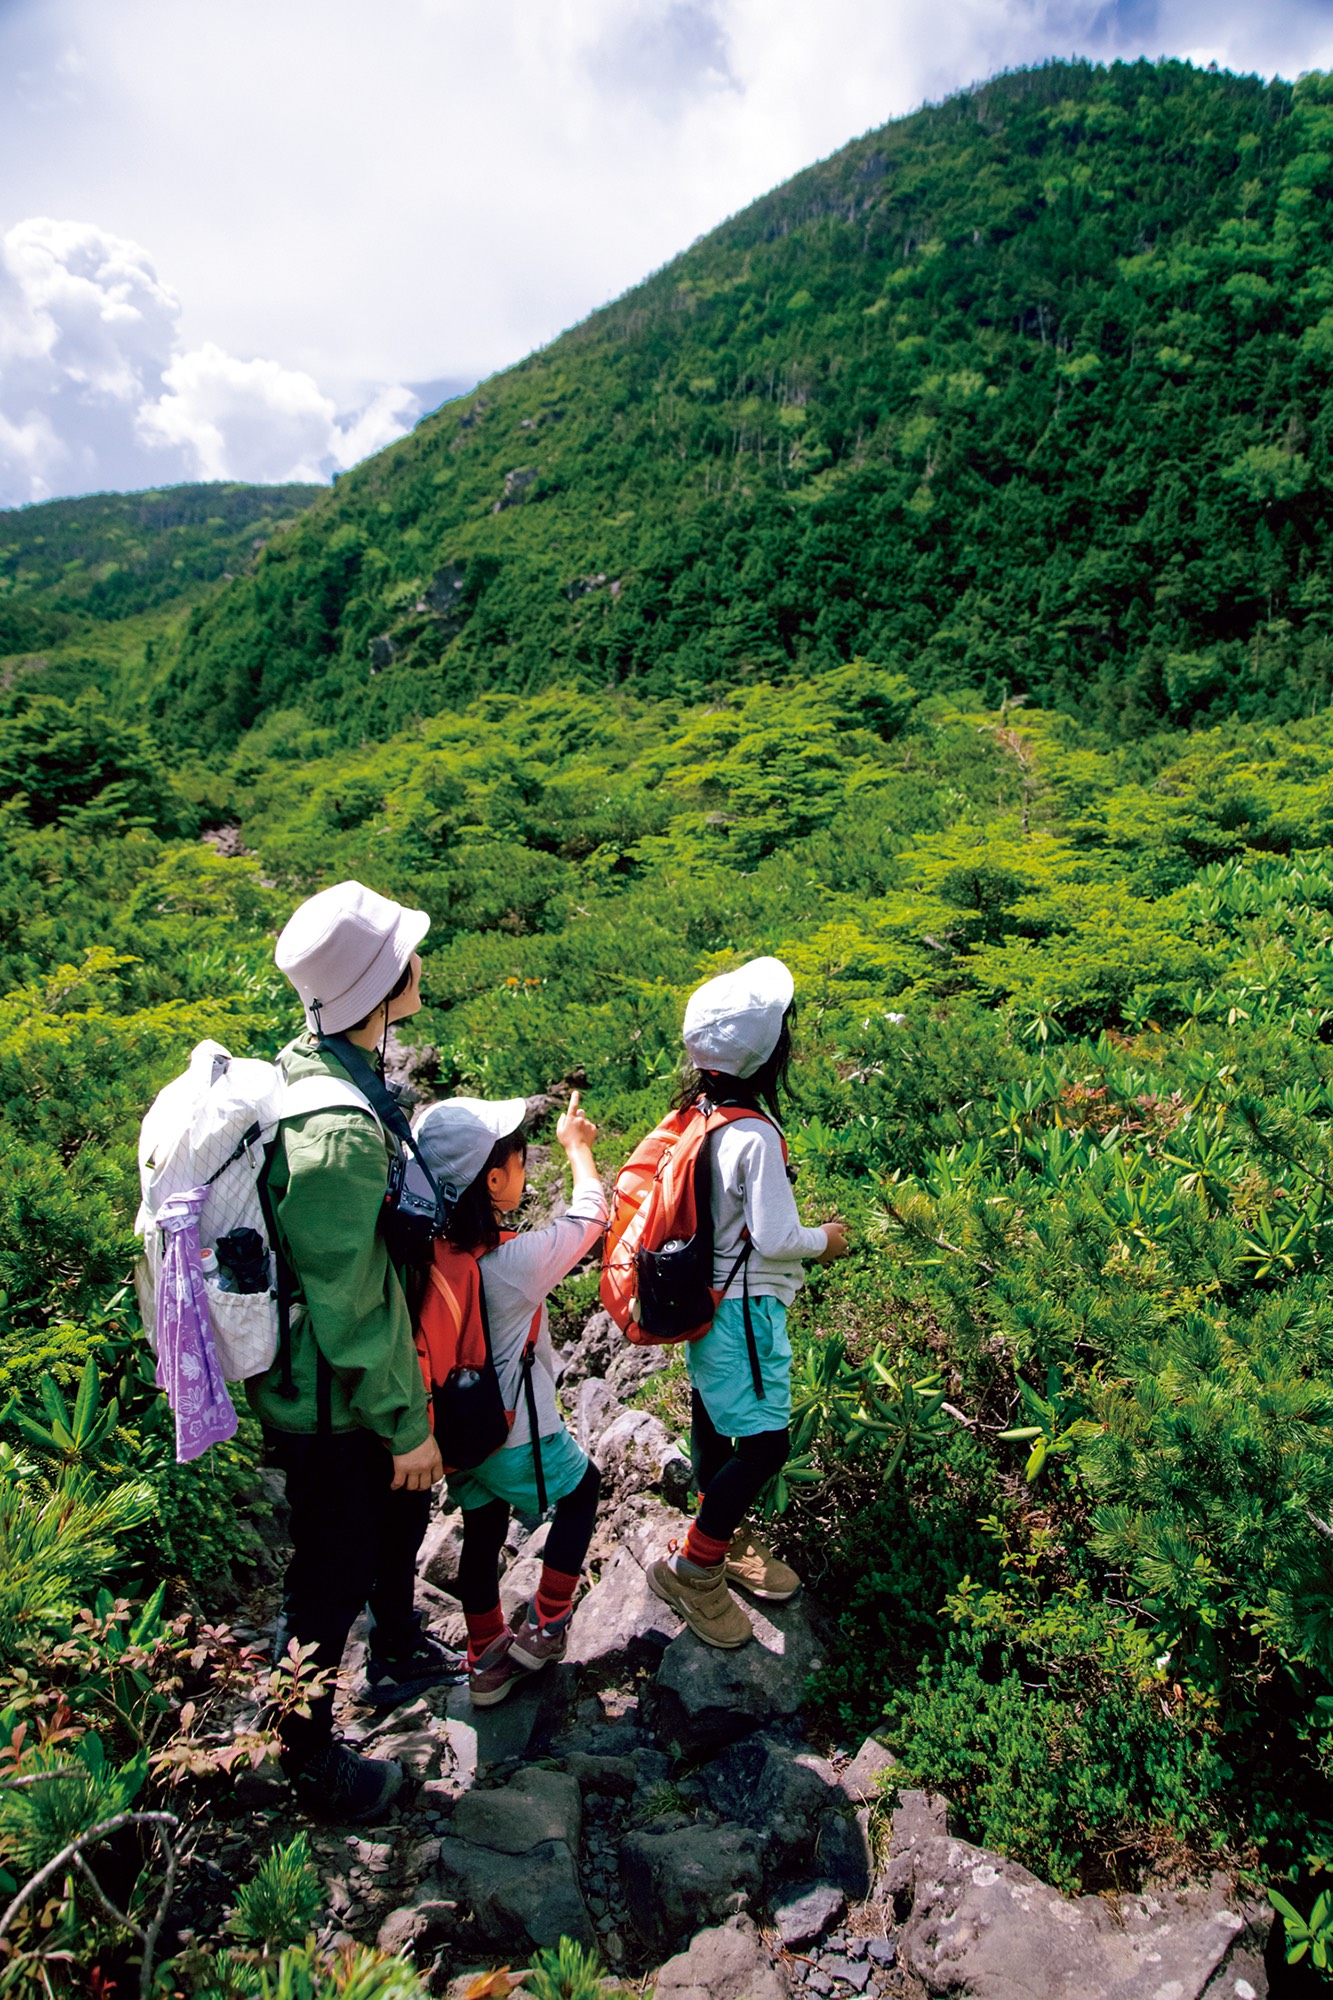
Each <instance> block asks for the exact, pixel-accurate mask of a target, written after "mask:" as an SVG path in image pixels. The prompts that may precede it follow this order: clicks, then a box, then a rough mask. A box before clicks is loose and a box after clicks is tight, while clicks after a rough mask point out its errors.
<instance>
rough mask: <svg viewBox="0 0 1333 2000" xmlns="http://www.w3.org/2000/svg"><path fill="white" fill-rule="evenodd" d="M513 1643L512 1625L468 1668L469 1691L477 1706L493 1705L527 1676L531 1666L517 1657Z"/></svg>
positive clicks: (492, 1641) (489, 1706)
mask: <svg viewBox="0 0 1333 2000" xmlns="http://www.w3.org/2000/svg"><path fill="white" fill-rule="evenodd" d="M513 1644H514V1634H513V1631H512V1629H511V1630H508V1631H504V1632H502V1633H501V1634H500V1636H499V1638H498V1639H492V1640H491V1643H490V1645H489V1646H488V1647H487V1648H486V1650H485V1652H484V1653H482V1654H481V1656H480V1658H479V1659H477V1660H476V1661H475V1663H474V1664H473V1665H472V1666H470V1667H469V1668H468V1675H467V1691H468V1693H469V1694H470V1695H471V1697H472V1706H473V1707H474V1708H493V1707H494V1706H495V1704H496V1702H497V1701H503V1700H504V1698H505V1696H506V1695H507V1694H508V1693H509V1690H510V1689H511V1688H512V1687H513V1685H514V1683H515V1682H516V1681H521V1680H526V1679H527V1676H528V1672H529V1669H528V1668H527V1667H525V1666H524V1665H523V1663H522V1661H521V1660H516V1659H515V1658H514V1656H513Z"/></svg>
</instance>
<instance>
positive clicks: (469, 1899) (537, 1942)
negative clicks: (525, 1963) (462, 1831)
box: [435, 1839, 593, 1953]
mask: <svg viewBox="0 0 1333 2000" xmlns="http://www.w3.org/2000/svg"><path fill="white" fill-rule="evenodd" d="M435 1879H436V1883H437V1885H438V1886H437V1894H438V1895H439V1896H441V1897H443V1898H445V1899H448V1900H452V1901H453V1902H456V1903H457V1904H458V1906H459V1909H460V1912H461V1911H468V1912H470V1913H471V1916H472V1920H473V1923H474V1924H475V1926H476V1932H477V1935H478V1936H479V1937H480V1938H482V1939H483V1940H484V1941H485V1942H486V1943H488V1944H495V1945H500V1946H501V1947H503V1948H504V1949H505V1950H508V1951H513V1952H515V1953H526V1952H528V1951H530V1950H533V1949H536V1948H539V1947H541V1946H543V1945H553V1944H558V1943H559V1942H560V1939H561V1938H562V1937H569V1938H575V1939H577V1941H578V1942H579V1943H580V1944H591V1943H592V1942H593V1928H592V1923H591V1920H590V1918H589V1916H588V1912H587V1909H586V1908H585V1906H584V1902H583V1897H582V1895H581V1894H580V1892H579V1883H578V1875H577V1873H576V1871H575V1867H574V1856H573V1854H572V1853H571V1852H570V1850H569V1848H568V1847H567V1846H566V1845H565V1843H564V1841H563V1840H547V1841H543V1842H542V1843H541V1845H540V1846H537V1847H533V1848H530V1849H528V1851H527V1852H526V1853H523V1854H504V1853H499V1852H497V1851H496V1849H495V1848H493V1847H476V1846H474V1845H473V1844H472V1842H471V1841H467V1840H453V1839H446V1840H442V1841H441V1842H440V1859H439V1862H438V1864H437V1868H436V1878H435Z"/></svg>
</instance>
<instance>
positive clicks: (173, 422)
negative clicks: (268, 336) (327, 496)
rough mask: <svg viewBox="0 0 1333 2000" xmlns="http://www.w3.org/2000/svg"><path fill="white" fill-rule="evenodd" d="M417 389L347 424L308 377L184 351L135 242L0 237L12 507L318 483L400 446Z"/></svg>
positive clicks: (175, 311)
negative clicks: (152, 492)
mask: <svg viewBox="0 0 1333 2000" xmlns="http://www.w3.org/2000/svg"><path fill="white" fill-rule="evenodd" d="M416 410H417V404H416V400H415V398H414V397H413V396H412V395H411V393H410V392H409V391H408V390H406V389H403V388H401V387H395V388H391V389H386V390H382V391H380V392H379V394H378V395H376V396H375V397H374V398H373V399H372V401H371V402H370V404H369V406H368V407H367V408H366V409H365V410H364V411H363V412H362V413H361V414H360V415H359V416H356V417H354V418H352V419H349V420H348V421H347V422H345V423H344V422H340V421H339V419H338V416H337V413H336V410H335V406H334V403H333V401H332V399H331V398H330V397H329V396H327V395H325V394H324V392H323V391H322V390H321V389H320V387H319V386H318V384H317V383H316V382H315V381H314V380H313V378H312V377H311V376H310V375H308V374H306V373H305V372H304V371H302V370H299V369H293V368H285V367H283V366H282V365H281V364H280V363H279V362H277V361H267V360H251V361H242V360H238V359H237V358H236V357H235V356H234V355H231V354H227V353H225V352H224V351H223V350H222V349H221V348H220V347H218V346H217V345H216V344H215V343H213V342H211V341H206V342H205V343H204V344H203V345H202V346H200V347H197V348H193V349H186V348H185V347H184V346H183V344H182V335H181V306H180V301H179V299H178V298H177V296H176V294H175V293H174V292H173V291H172V290H171V289H170V287H168V286H167V285H165V284H163V283H162V281H161V280H160V279H159V277H158V275H157V272H156V271H155V270H154V268H153V264H152V262H151V260H150V258H149V257H148V255H147V253H146V252H145V251H144V250H142V249H141V248H140V247H139V245H138V244H137V243H131V242H128V241H127V240H126V239H124V238H123V237H119V236H112V235H110V234H108V233H107V231H105V230H102V229H98V228H96V227H95V226H94V225H92V224H90V223H76V222H56V221H52V220H50V219H49V218H47V217H44V216H34V217H30V218H29V219H28V220H26V221H24V222H21V223H19V224H17V225H16V226H15V227H14V228H13V229H11V230H10V231H9V232H8V234H7V235H5V236H4V237H2V238H0V505H9V506H12V505H15V504H17V503H19V502H22V501H26V500H42V499H46V498H48V497H49V496H51V495H52V494H57V493H70V492H75V493H77V492H87V491H89V490H90V489H93V488H97V487H103V488H105V487H133V486H151V485H157V484H165V483H167V482H169V481H174V480H186V479H252V480H261V481H278V480H287V479H309V480H317V479H322V478H326V477H327V476H328V474H329V473H330V472H331V471H334V470H339V469H341V468H343V467H345V466H347V465H351V464H353V463H355V461H356V459H357V458H360V457H364V456H365V454H366V453H367V452H369V451H375V450H377V449H378V448H379V447H380V446H381V445H383V444H387V443H389V442H390V441H391V439H393V438H395V437H398V436H401V434H402V432H403V431H404V430H405V429H406V428H407V424H408V423H409V422H410V421H411V419H412V417H413V416H414V415H415V414H416Z"/></svg>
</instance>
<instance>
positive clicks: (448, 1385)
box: [413, 1230, 546, 1513]
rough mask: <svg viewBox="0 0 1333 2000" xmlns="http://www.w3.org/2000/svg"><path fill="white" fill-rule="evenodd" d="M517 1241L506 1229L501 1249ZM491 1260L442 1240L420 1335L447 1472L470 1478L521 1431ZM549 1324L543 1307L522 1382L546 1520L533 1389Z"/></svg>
mask: <svg viewBox="0 0 1333 2000" xmlns="http://www.w3.org/2000/svg"><path fill="white" fill-rule="evenodd" d="M513 1234H514V1232H513V1230H506V1231H505V1233H504V1234H503V1236H502V1237H501V1239H500V1240H501V1242H503V1243H507V1242H508V1241H509V1240H510V1238H511V1237H512V1236H513ZM485 1255H486V1252H485V1251H484V1250H460V1249H458V1248H457V1246H456V1245H455V1244H452V1243H448V1242H445V1241H444V1240H443V1239H442V1238H437V1239H436V1242H435V1245H434V1255H433V1257H432V1260H431V1266H430V1274H429V1282H428V1284H427V1286H426V1296H425V1298H424V1299H423V1301H422V1305H421V1312H420V1315H419V1317H418V1319H417V1324H416V1328H415V1331H414V1334H413V1338H414V1340H415V1342H416V1349H417V1360H418V1362H419V1363H420V1365H421V1375H422V1380H423V1381H424V1382H425V1384H426V1394H427V1396H428V1398H429V1399H430V1427H431V1429H432V1431H433V1432H434V1433H435V1441H436V1443H437V1444H438V1445H439V1447H440V1456H441V1458H443V1460H444V1469H445V1471H446V1472H467V1471H470V1470H471V1469H472V1467H473V1466H476V1465H480V1464H481V1462H482V1460H483V1459H486V1458H489V1457H490V1455H491V1453H492V1452H493V1451H499V1450H500V1448H501V1446H502V1445H503V1444H504V1443H505V1440H506V1439H507V1438H508V1436H509V1433H510V1431H511V1430H512V1429H513V1426H514V1415H515V1413H514V1411H513V1410H510V1409H506V1407H505V1401H504V1396H503V1394H502V1393H501V1390H500V1377H499V1375H498V1374H497V1373H496V1368H495V1357H494V1355H493V1353H492V1351H491V1326H490V1319H489V1317H488V1315H487V1312H486V1289H485V1287H484V1285H483V1284H482V1282H481V1259H482V1258H483V1257H484V1256H485ZM541 1321H542V1314H541V1307H540V1306H538V1308H537V1310H536V1312H535V1313H534V1314H533V1315H532V1325H531V1326H530V1327H529V1329H528V1337H527V1340H526V1341H525V1342H524V1346H523V1361H522V1379H523V1395H524V1400H525V1401H526V1403H527V1409H528V1425H529V1429H530V1432H531V1437H532V1458H533V1465H534V1468H535V1471H536V1475H537V1504H538V1507H539V1509H540V1511H541V1512H542V1513H545V1512H546V1481H545V1479H544V1478H543V1476H542V1450H541V1439H540V1437H539V1436H538V1434H537V1403H536V1397H535V1395H534V1393H533V1387H532V1370H533V1364H534V1363H535V1361H536V1358H537V1337H538V1335H539V1333H540V1332H541Z"/></svg>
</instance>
